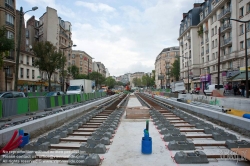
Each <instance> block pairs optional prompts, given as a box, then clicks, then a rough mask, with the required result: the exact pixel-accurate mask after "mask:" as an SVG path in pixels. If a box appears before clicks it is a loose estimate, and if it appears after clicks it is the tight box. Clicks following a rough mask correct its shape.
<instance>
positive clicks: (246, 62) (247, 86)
mask: <svg viewBox="0 0 250 166" xmlns="http://www.w3.org/2000/svg"><path fill="white" fill-rule="evenodd" d="M229 20H233V21H236V22H241V23H244V24H245V64H246V67H245V68H246V86H245V89H246V98H249V81H248V57H247V23H249V22H250V20H248V21H241V20H237V19H229ZM249 29H250V27H249Z"/></svg>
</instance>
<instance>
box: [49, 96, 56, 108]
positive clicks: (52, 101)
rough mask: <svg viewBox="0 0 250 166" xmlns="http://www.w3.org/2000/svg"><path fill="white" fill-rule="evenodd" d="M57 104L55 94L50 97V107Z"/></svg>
mask: <svg viewBox="0 0 250 166" xmlns="http://www.w3.org/2000/svg"><path fill="white" fill-rule="evenodd" d="M55 106H56V103H55V97H54V96H51V97H50V107H51V108H52V107H55Z"/></svg>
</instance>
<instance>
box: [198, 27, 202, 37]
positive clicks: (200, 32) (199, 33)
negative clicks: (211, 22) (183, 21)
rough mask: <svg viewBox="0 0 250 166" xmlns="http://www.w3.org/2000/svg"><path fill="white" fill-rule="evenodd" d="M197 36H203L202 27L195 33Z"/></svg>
mask: <svg viewBox="0 0 250 166" xmlns="http://www.w3.org/2000/svg"><path fill="white" fill-rule="evenodd" d="M197 33H198V35H199V36H201V35H202V34H203V26H200V27H199V30H198V31H197Z"/></svg>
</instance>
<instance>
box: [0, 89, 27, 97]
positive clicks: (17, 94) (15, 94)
mask: <svg viewBox="0 0 250 166" xmlns="http://www.w3.org/2000/svg"><path fill="white" fill-rule="evenodd" d="M18 97H26V96H25V94H24V93H23V92H16V91H8V92H0V98H18Z"/></svg>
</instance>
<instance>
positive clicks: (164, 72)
mask: <svg viewBox="0 0 250 166" xmlns="http://www.w3.org/2000/svg"><path fill="white" fill-rule="evenodd" d="M178 56H179V47H169V48H164V49H163V50H162V51H161V53H160V54H159V55H158V56H157V57H156V60H155V85H156V88H162V89H165V88H167V87H169V86H170V82H172V81H175V79H174V78H173V77H171V76H170V70H171V66H172V64H173V63H174V61H175V59H176V58H177V57H178Z"/></svg>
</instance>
